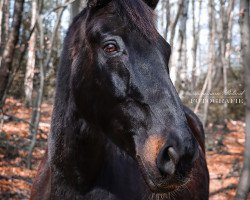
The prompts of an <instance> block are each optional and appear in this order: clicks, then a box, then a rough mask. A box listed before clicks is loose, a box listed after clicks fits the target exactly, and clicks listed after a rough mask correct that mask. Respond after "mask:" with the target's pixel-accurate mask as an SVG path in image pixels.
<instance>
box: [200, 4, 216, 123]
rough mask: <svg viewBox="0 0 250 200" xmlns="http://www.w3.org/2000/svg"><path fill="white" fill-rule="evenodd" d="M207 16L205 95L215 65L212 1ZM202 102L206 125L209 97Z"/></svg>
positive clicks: (209, 90) (209, 86)
mask: <svg viewBox="0 0 250 200" xmlns="http://www.w3.org/2000/svg"><path fill="white" fill-rule="evenodd" d="M208 15H209V41H210V43H209V50H208V51H209V55H208V57H209V58H208V59H209V60H208V62H209V64H208V72H207V90H206V93H207V94H209V93H210V92H211V90H212V80H213V71H214V65H215V32H216V31H215V15H214V0H209V2H208ZM205 97H206V99H205V101H204V116H203V125H204V126H205V125H206V122H207V115H208V108H209V98H210V96H209V95H207V96H205Z"/></svg>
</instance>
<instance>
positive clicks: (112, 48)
mask: <svg viewBox="0 0 250 200" xmlns="http://www.w3.org/2000/svg"><path fill="white" fill-rule="evenodd" d="M103 49H104V51H105V52H106V53H114V52H116V51H118V48H117V46H116V45H115V44H107V45H106V46H104V48H103Z"/></svg>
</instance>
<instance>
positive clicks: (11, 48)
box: [0, 0, 24, 108]
mask: <svg viewBox="0 0 250 200" xmlns="http://www.w3.org/2000/svg"><path fill="white" fill-rule="evenodd" d="M23 5H24V0H16V1H15V4H14V15H13V21H12V30H11V33H10V34H9V38H8V41H7V43H6V45H5V48H4V51H3V56H2V60H1V66H0V108H1V107H2V106H3V105H2V98H3V96H4V91H5V89H6V86H7V84H8V79H9V76H10V72H11V67H12V62H13V57H14V53H15V47H16V45H17V42H18V38H19V32H20V26H21V20H22V12H23Z"/></svg>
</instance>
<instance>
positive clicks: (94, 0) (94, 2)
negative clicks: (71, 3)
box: [87, 0, 111, 8]
mask: <svg viewBox="0 0 250 200" xmlns="http://www.w3.org/2000/svg"><path fill="white" fill-rule="evenodd" d="M110 1H111V0H88V1H87V7H89V8H92V7H96V6H102V5H105V4H107V3H109V2H110Z"/></svg>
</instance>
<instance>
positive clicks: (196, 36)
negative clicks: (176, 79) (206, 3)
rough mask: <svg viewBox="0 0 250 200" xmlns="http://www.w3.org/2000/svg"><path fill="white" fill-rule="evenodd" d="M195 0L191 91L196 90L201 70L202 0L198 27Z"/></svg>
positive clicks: (193, 9)
mask: <svg viewBox="0 0 250 200" xmlns="http://www.w3.org/2000/svg"><path fill="white" fill-rule="evenodd" d="M195 2H196V1H195V0H192V13H193V17H192V26H193V30H192V37H193V43H192V72H191V73H192V74H191V93H193V92H194V90H195V87H196V85H197V82H198V80H197V77H198V76H199V70H198V66H197V47H198V42H199V36H200V19H201V5H202V0H199V16H198V22H197V27H196V16H195V7H196V5H195Z"/></svg>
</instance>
